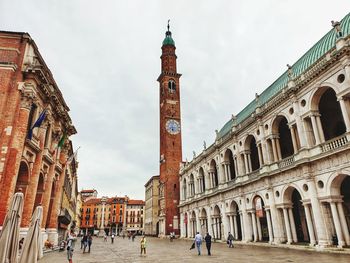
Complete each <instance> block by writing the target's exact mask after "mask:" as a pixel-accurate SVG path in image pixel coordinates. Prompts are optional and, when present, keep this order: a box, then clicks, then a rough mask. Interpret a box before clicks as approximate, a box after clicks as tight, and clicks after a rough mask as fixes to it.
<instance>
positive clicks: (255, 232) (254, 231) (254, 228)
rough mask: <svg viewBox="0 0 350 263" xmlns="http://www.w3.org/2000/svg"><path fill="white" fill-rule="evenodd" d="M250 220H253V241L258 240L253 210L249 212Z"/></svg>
mask: <svg viewBox="0 0 350 263" xmlns="http://www.w3.org/2000/svg"><path fill="white" fill-rule="evenodd" d="M251 215H252V222H253V233H254V242H256V241H258V228H257V226H256V217H255V212H251Z"/></svg>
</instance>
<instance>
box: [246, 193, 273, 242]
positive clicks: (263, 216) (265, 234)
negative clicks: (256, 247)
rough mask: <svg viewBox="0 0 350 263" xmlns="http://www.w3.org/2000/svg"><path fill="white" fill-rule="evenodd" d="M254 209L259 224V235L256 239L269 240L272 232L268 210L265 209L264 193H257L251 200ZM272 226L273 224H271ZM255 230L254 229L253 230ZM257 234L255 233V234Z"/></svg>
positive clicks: (257, 232)
mask: <svg viewBox="0 0 350 263" xmlns="http://www.w3.org/2000/svg"><path fill="white" fill-rule="evenodd" d="M251 204H252V209H253V210H255V217H256V225H257V231H256V234H257V237H255V238H254V240H257V241H269V239H270V234H269V233H270V232H271V233H272V230H269V225H268V221H267V220H269V219H268V218H267V212H266V210H265V204H266V202H265V199H264V197H263V195H260V194H255V195H254V196H253V198H252V200H251ZM270 227H271V225H270ZM253 232H254V231H253ZM254 235H255V234H254Z"/></svg>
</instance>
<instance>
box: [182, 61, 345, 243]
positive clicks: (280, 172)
mask: <svg viewBox="0 0 350 263" xmlns="http://www.w3.org/2000/svg"><path fill="white" fill-rule="evenodd" d="M349 72H350V66H349ZM337 76H338V75H337V74H335V76H334V77H333V79H332V80H329V82H328V83H329V85H323V86H322V85H321V86H319V87H318V88H315V87H313V88H312V89H310V90H309V91H308V92H309V93H308V94H309V95H308V96H309V97H308V98H307V99H303V98H302V97H301V98H297V96H294V97H292V100H291V103H290V104H289V105H291V106H284V107H285V108H281V109H275V110H276V112H278V113H276V114H274V115H269V116H267V117H266V119H265V116H262V117H261V118H262V119H261V120H259V121H257V122H256V124H253V125H251V126H248V128H246V130H244V129H242V131H240V132H239V133H237V134H235V136H233V137H232V138H231V139H229V140H226V141H225V142H224V143H222V144H220V143H216V144H215V148H214V147H213V148H212V149H211V148H208V149H204V154H200V155H199V156H204V157H205V158H203V157H197V158H195V159H194V160H193V161H192V162H190V163H185V164H184V166H183V168H182V170H181V172H180V185H181V186H182V187H181V189H182V191H181V195H180V218H181V229H182V231H181V234H182V236H183V237H186V236H187V237H192V236H193V235H194V233H195V232H196V231H199V232H201V233H202V234H205V232H209V233H210V234H211V235H212V236H213V237H214V238H215V239H225V238H227V235H228V232H231V233H232V234H233V235H234V238H235V239H236V240H243V241H245V242H269V243H274V244H281V243H286V244H296V243H303V244H310V245H311V246H315V245H317V246H320V247H326V246H330V245H335V246H338V247H346V246H350V232H349V229H350V151H349V149H350V148H349V145H350V133H349V132H350V103H349V99H348V98H349V97H350V90H343V91H342V87H340V85H339V81H338V79H339V78H337ZM348 77H349V78H350V76H347V77H346V78H348ZM337 81H338V83H337ZM331 83H333V84H334V85H333V84H332V85H331ZM344 87H345V86H344ZM189 189H190V190H189ZM185 217H187V218H190V221H188V222H187V221H186V222H185V221H184V220H183V219H184V218H185Z"/></svg>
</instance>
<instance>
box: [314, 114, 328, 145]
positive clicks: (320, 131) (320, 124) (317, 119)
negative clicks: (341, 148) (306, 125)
mask: <svg viewBox="0 0 350 263" xmlns="http://www.w3.org/2000/svg"><path fill="white" fill-rule="evenodd" d="M316 123H317V128H318V133H319V135H320V140H321V143H323V142H325V141H326V140H325V138H324V133H323V129H322V123H321V118H320V114H317V115H316Z"/></svg>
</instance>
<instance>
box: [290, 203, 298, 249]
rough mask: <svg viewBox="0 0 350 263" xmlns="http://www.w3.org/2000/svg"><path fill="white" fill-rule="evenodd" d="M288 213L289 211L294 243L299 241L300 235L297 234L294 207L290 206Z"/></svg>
mask: <svg viewBox="0 0 350 263" xmlns="http://www.w3.org/2000/svg"><path fill="white" fill-rule="evenodd" d="M288 213H289V221H290V228H291V230H292V237H293V242H294V243H298V236H297V231H296V229H295V222H294V216H293V210H292V208H288Z"/></svg>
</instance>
